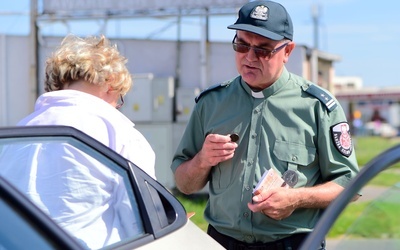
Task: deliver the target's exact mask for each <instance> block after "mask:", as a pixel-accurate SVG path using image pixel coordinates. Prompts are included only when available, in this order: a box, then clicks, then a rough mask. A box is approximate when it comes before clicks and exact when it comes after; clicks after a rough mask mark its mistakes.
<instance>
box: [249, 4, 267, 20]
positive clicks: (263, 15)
mask: <svg viewBox="0 0 400 250" xmlns="http://www.w3.org/2000/svg"><path fill="white" fill-rule="evenodd" d="M250 17H251V18H254V19H258V20H264V21H265V20H267V19H268V8H267V7H265V6H264V5H259V6H257V7H255V8H254V9H253V11H252V12H251V14H250Z"/></svg>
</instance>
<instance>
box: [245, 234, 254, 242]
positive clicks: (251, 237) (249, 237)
mask: <svg viewBox="0 0 400 250" xmlns="http://www.w3.org/2000/svg"><path fill="white" fill-rule="evenodd" d="M245 237H246V239H247V240H248V241H251V240H252V239H253V236H251V235H246V236H245Z"/></svg>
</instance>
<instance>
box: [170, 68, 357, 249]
mask: <svg viewBox="0 0 400 250" xmlns="http://www.w3.org/2000/svg"><path fill="white" fill-rule="evenodd" d="M343 124H345V125H346V124H347V121H346V116H345V114H344V112H343V109H342V108H341V107H340V105H339V104H338V103H337V101H336V100H335V99H334V98H333V97H332V96H331V95H330V94H329V93H327V92H326V91H325V90H323V89H321V88H319V87H318V86H316V85H314V84H312V83H310V82H308V81H306V80H304V79H303V78H300V77H298V76H296V75H294V74H291V73H289V72H288V71H287V70H286V69H284V71H283V73H282V75H281V77H280V78H279V79H278V80H277V81H276V82H275V83H274V84H273V85H271V86H270V87H268V88H267V89H264V90H263V91H261V92H257V93H255V92H252V90H251V89H250V88H249V86H248V85H247V84H246V83H245V82H244V81H243V80H242V78H241V77H240V76H238V77H237V78H235V79H234V80H232V81H230V82H227V83H224V84H221V85H219V86H218V87H216V88H212V89H209V90H206V91H205V92H204V93H203V94H202V95H201V96H200V98H199V99H198V102H197V104H196V106H195V108H194V110H193V113H192V115H191V118H190V120H189V123H188V125H187V127H186V130H185V133H184V135H183V138H182V140H181V143H180V145H179V146H178V148H177V151H176V153H175V155H174V158H173V162H172V165H171V169H172V170H173V171H174V172H175V170H176V168H177V167H178V166H179V165H180V164H182V163H183V162H184V161H187V160H189V159H191V158H193V157H194V155H196V154H197V153H198V152H199V151H200V149H201V148H202V145H203V142H204V138H205V137H206V135H207V134H209V133H216V134H222V135H227V134H232V133H237V134H238V135H239V136H240V139H239V141H238V142H237V143H238V148H237V149H236V151H235V155H234V157H233V158H232V159H231V160H228V161H225V162H221V163H219V164H218V165H216V166H214V167H213V168H212V170H211V173H210V177H209V190H210V193H209V195H210V196H209V201H208V204H207V207H206V210H205V218H206V220H207V221H208V222H209V223H210V224H211V225H213V226H214V227H215V228H216V229H217V230H218V231H219V232H221V233H223V234H225V235H228V236H231V237H233V238H236V239H237V240H240V241H244V242H249V243H252V242H270V241H275V240H278V239H280V238H284V237H287V236H289V235H291V234H293V233H300V232H309V231H312V229H313V227H314V225H315V224H316V222H317V220H318V218H319V217H320V215H321V213H322V210H320V209H297V210H295V211H294V212H293V214H292V215H291V216H290V217H288V218H286V219H283V220H281V221H276V220H273V219H271V218H269V217H267V216H265V215H263V214H262V213H253V212H251V211H250V210H249V209H248V207H247V203H249V202H251V200H252V191H253V188H254V187H255V185H256V184H257V182H258V181H259V179H260V178H261V176H262V175H263V173H264V172H265V171H266V170H268V169H270V168H274V169H275V170H277V172H278V173H280V174H281V175H282V174H283V173H284V172H285V171H286V170H288V169H292V170H294V171H296V173H297V175H298V183H297V184H296V185H295V187H294V188H297V187H304V186H315V185H317V184H320V183H324V182H327V181H334V182H335V183H337V184H339V185H341V186H346V184H347V183H348V182H349V181H350V179H351V178H353V177H354V176H355V175H356V174H357V173H358V166H357V161H356V157H355V154H354V152H353V150H352V149H353V146H352V145H351V144H350V148H349V146H348V145H347V146H346V143H347V144H348V143H349V142H350V143H351V140H347V141H343V142H342V141H341V140H340V139H339V136H340V133H339V134H338V133H337V132H335V133H334V131H333V128H338V126H337V125H339V126H340V125H343ZM342 132H346V131H342ZM344 134H345V133H344Z"/></svg>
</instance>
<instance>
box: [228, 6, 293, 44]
mask: <svg viewBox="0 0 400 250" xmlns="http://www.w3.org/2000/svg"><path fill="white" fill-rule="evenodd" d="M228 29H233V30H244V31H248V32H252V33H256V34H258V35H260V36H264V37H266V38H269V39H271V40H276V41H279V40H282V39H284V38H286V39H289V40H291V41H292V40H293V24H292V19H291V18H290V16H289V13H288V12H287V11H286V9H285V7H283V6H282V5H281V4H279V3H276V2H273V1H253V2H249V3H247V4H245V5H243V7H242V8H241V9H240V10H239V17H238V19H237V20H236V22H235V23H234V24H232V25H229V26H228Z"/></svg>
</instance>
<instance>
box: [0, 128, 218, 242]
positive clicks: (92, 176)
mask: <svg viewBox="0 0 400 250" xmlns="http://www.w3.org/2000/svg"><path fill="white" fill-rule="evenodd" d="M81 175H85V176H89V180H86V179H82V178H81ZM0 176H1V177H2V178H4V179H5V180H6V181H7V182H9V183H11V185H13V186H14V187H15V188H16V189H17V190H19V192H21V193H22V194H24V195H25V196H26V197H28V199H29V200H31V201H32V203H33V204H35V206H37V207H39V208H40V209H41V211H43V213H44V214H46V215H47V216H48V217H50V218H51V219H52V220H53V221H54V222H55V223H56V224H58V225H59V226H60V227H61V228H62V229H63V230H64V231H65V232H66V233H67V234H68V236H69V238H68V239H71V238H73V241H74V242H75V243H78V244H79V245H80V246H81V247H83V248H105V249H137V248H140V249H160V247H161V248H164V249H165V247H166V246H168V247H170V248H171V249H187V247H188V246H191V248H194V249H204V248H209V249H222V247H221V246H220V245H219V244H218V243H216V242H215V241H214V240H213V239H212V238H210V237H209V236H208V235H207V234H206V233H204V232H203V231H202V230H201V229H199V228H198V227H197V226H195V225H194V224H193V223H192V222H191V221H190V220H188V218H187V215H186V211H185V209H184V207H183V206H182V205H181V204H180V202H179V201H178V200H177V199H176V198H175V197H174V196H173V195H172V194H171V193H170V192H169V191H168V190H167V189H165V188H164V187H163V186H162V185H161V184H160V183H159V182H157V181H156V180H154V179H153V178H151V177H150V176H148V175H147V174H146V173H145V172H144V171H142V170H141V169H140V168H139V167H137V166H136V165H135V164H133V163H132V162H130V161H128V160H126V159H125V158H123V157H122V156H120V155H119V154H117V153H116V152H114V151H113V150H111V149H109V148H108V147H106V146H105V145H103V144H101V143H99V142H98V141H96V140H95V139H93V138H91V137H89V136H87V135H86V134H84V133H82V132H81V131H78V130H76V129H74V128H71V127H66V126H32V127H8V128H0ZM110 201H112V202H110ZM82 204H84V205H83V206H82ZM82 207H83V210H82ZM103 229H104V230H103ZM102 233H103V234H104V237H103V234H102ZM96 244H97V245H96ZM99 245H100V246H101V247H97V246H99ZM92 246H96V247H92Z"/></svg>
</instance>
